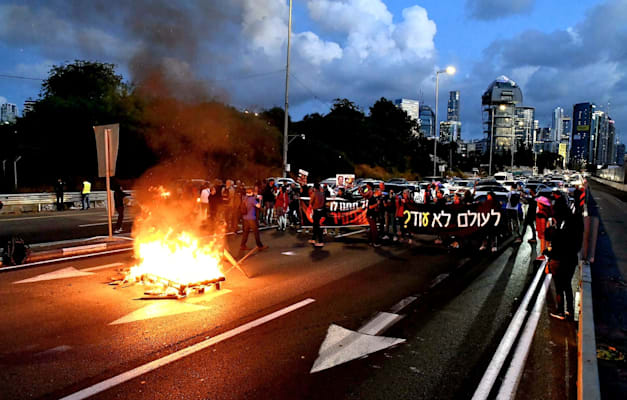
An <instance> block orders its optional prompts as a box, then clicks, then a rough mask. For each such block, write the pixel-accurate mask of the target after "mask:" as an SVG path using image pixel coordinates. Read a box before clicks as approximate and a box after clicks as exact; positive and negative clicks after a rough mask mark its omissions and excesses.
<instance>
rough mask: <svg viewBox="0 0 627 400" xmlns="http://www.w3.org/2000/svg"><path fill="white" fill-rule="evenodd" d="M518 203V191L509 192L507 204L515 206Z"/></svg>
mask: <svg viewBox="0 0 627 400" xmlns="http://www.w3.org/2000/svg"><path fill="white" fill-rule="evenodd" d="M518 203H520V194H519V193H518V192H511V193H510V194H509V204H510V205H511V206H512V207H516V206H518Z"/></svg>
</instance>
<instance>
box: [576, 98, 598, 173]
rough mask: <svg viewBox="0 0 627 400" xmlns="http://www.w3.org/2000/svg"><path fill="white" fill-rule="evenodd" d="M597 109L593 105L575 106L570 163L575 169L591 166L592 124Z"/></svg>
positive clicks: (581, 104)
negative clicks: (593, 114)
mask: <svg viewBox="0 0 627 400" xmlns="http://www.w3.org/2000/svg"><path fill="white" fill-rule="evenodd" d="M595 109H596V106H595V105H594V104H592V103H578V104H575V105H574V106H573V121H572V124H573V127H572V138H571V143H572V145H571V147H570V161H571V165H572V167H573V168H574V169H580V168H585V167H586V166H587V165H588V164H589V155H590V124H591V121H592V113H593V112H594V110H595Z"/></svg>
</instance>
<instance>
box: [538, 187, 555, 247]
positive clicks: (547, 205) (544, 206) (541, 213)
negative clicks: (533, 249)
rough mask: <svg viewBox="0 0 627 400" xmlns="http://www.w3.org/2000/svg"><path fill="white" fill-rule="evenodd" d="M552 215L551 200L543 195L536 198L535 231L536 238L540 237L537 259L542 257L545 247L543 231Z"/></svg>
mask: <svg viewBox="0 0 627 400" xmlns="http://www.w3.org/2000/svg"><path fill="white" fill-rule="evenodd" d="M552 215H553V210H552V205H551V201H550V200H549V199H547V198H546V197H544V196H539V197H537V198H536V231H537V232H538V239H540V256H539V257H538V258H539V259H544V256H543V255H542V254H543V253H544V250H545V249H546V238H545V236H544V231H545V230H546V226H547V222H548V220H549V218H550V217H551V216H552Z"/></svg>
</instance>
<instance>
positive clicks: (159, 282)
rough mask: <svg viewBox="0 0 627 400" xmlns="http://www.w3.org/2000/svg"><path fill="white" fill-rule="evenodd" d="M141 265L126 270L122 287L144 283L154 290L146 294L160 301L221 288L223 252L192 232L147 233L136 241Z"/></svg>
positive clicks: (136, 251) (121, 282)
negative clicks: (203, 241) (160, 299)
mask: <svg viewBox="0 0 627 400" xmlns="http://www.w3.org/2000/svg"><path fill="white" fill-rule="evenodd" d="M135 257H136V258H137V259H138V261H139V262H138V263H137V265H135V266H133V267H131V268H130V269H128V271H125V273H124V276H123V277H122V279H120V280H119V281H118V282H117V283H118V284H133V283H142V284H145V285H150V286H152V288H151V289H150V290H148V291H146V292H145V294H146V295H149V296H151V297H156V298H183V297H186V296H187V295H188V294H190V293H192V292H195V293H204V292H205V290H206V289H207V288H209V287H211V286H215V288H216V289H218V290H219V289H220V282H223V281H224V280H225V277H224V274H223V273H222V271H221V269H220V267H221V261H222V250H221V249H219V248H218V247H217V246H216V245H215V243H213V242H212V243H209V244H206V245H202V244H200V242H199V239H198V238H197V237H196V236H194V235H192V234H190V233H188V232H181V233H179V234H174V232H173V230H172V229H170V230H168V232H167V233H165V234H163V233H162V232H161V231H159V230H153V231H152V232H145V233H144V234H143V235H139V236H138V237H137V238H136V239H135Z"/></svg>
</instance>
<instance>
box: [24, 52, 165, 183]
mask: <svg viewBox="0 0 627 400" xmlns="http://www.w3.org/2000/svg"><path fill="white" fill-rule="evenodd" d="M142 116H143V102H142V100H141V99H140V98H139V97H137V96H136V95H135V93H134V90H133V87H132V86H130V85H129V84H126V83H124V82H123V81H122V77H121V76H120V75H118V74H116V73H115V66H114V65H113V64H106V63H98V62H90V61H75V62H73V63H71V64H66V65H60V66H54V67H52V68H51V69H50V72H49V76H48V78H47V79H46V80H45V81H44V82H43V84H42V89H41V93H40V98H39V99H38V100H37V101H36V103H35V105H34V109H33V111H32V112H30V113H28V114H27V115H26V116H25V117H24V118H21V119H20V120H19V121H18V131H19V133H20V140H21V141H22V143H23V147H24V154H23V156H24V157H23V161H22V162H23V164H22V165H23V169H24V175H25V177H26V178H27V179H28V180H29V181H30V182H31V183H49V182H52V181H53V180H54V179H55V178H56V177H59V176H63V177H65V179H67V180H68V183H69V185H70V187H72V186H76V185H78V182H80V180H81V178H82V177H89V178H93V177H95V176H96V175H97V160H96V144H95V137H94V132H93V126H94V125H101V124H109V123H120V152H119V155H118V164H117V167H118V168H117V174H118V175H121V176H122V177H124V176H137V175H138V174H140V173H141V172H143V171H144V170H145V169H146V167H147V166H148V165H150V164H151V163H154V156H153V154H152V152H151V151H150V149H149V148H148V147H147V146H146V145H145V143H144V141H143V140H142V137H141V128H142V122H141V120H142Z"/></svg>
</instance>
